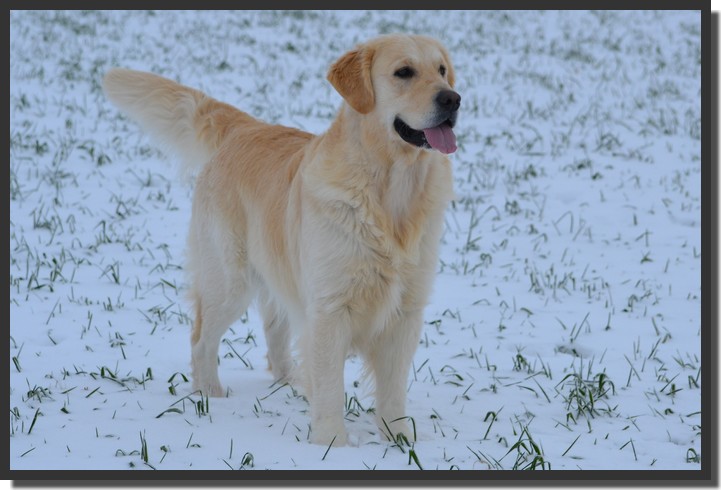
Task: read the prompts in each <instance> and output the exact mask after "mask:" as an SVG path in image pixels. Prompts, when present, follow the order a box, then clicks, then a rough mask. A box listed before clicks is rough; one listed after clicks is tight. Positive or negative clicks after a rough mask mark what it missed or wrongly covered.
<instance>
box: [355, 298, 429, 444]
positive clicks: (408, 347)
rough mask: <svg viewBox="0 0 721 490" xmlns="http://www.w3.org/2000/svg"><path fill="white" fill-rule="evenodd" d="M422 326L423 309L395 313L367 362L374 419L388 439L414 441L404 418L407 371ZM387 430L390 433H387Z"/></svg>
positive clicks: (369, 354) (411, 431)
mask: <svg viewBox="0 0 721 490" xmlns="http://www.w3.org/2000/svg"><path fill="white" fill-rule="evenodd" d="M422 327H423V311H422V310H420V309H419V310H415V311H410V312H403V313H399V314H397V316H395V317H394V318H392V319H391V321H389V322H388V324H387V325H386V326H385V328H384V329H383V331H382V332H381V333H380V335H379V337H378V339H377V340H376V342H375V348H374V349H373V350H371V351H370V352H369V353H368V355H367V356H368V362H369V364H370V368H371V370H372V372H373V375H374V378H375V387H376V389H375V397H376V422H377V424H378V428H379V429H380V430H381V431H382V432H383V433H384V434H385V435H386V436H387V437H389V438H392V439H395V438H396V436H397V435H398V434H399V433H403V434H404V435H405V436H406V437H407V438H408V440H409V441H412V440H413V436H414V434H413V430H412V429H410V428H409V425H408V423H407V417H406V415H407V414H406V395H407V391H408V390H407V388H408V373H409V370H410V366H411V362H412V360H413V355H414V354H415V352H416V348H417V347H418V340H419V338H420V333H421V329H422ZM389 431H390V433H389Z"/></svg>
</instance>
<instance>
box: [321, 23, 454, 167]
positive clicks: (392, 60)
mask: <svg viewBox="0 0 721 490" xmlns="http://www.w3.org/2000/svg"><path fill="white" fill-rule="evenodd" d="M328 80H329V81H330V83H331V84H332V85H333V87H335V89H336V90H337V91H338V93H340V95H341V96H343V98H344V99H345V100H346V102H347V103H348V105H350V106H351V107H352V108H353V109H354V110H355V111H356V112H358V113H360V114H364V115H368V116H371V117H377V118H379V119H380V123H381V124H382V125H383V126H385V127H386V128H387V129H388V131H389V132H390V133H391V135H390V137H391V138H393V139H395V140H396V141H397V142H398V143H399V144H409V145H413V146H417V147H420V148H426V149H435V150H438V151H440V152H442V153H446V154H447V153H453V152H454V151H456V137H455V135H454V134H453V129H452V128H453V126H454V125H455V123H456V117H457V115H458V109H459V107H460V103H461V96H460V95H458V93H456V92H455V91H454V90H453V85H454V83H455V73H454V70H453V65H452V64H451V60H450V57H449V56H448V52H447V51H446V49H445V48H444V47H443V46H442V45H441V44H440V43H439V42H438V41H436V40H435V39H432V38H429V37H426V36H416V35H387V36H381V37H378V38H376V39H373V40H371V41H369V42H367V43H365V44H361V45H359V46H357V47H356V48H355V49H353V50H351V51H349V52H348V53H346V54H344V55H343V56H342V57H341V58H340V59H338V61H336V62H335V63H334V64H333V66H331V68H330V71H329V72H328Z"/></svg>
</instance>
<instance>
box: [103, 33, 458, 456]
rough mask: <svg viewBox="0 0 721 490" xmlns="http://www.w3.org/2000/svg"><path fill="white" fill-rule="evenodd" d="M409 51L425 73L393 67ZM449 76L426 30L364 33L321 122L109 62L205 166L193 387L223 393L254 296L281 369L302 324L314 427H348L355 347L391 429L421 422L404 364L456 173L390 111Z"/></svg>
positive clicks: (273, 360) (422, 106)
mask: <svg viewBox="0 0 721 490" xmlns="http://www.w3.org/2000/svg"><path fill="white" fill-rule="evenodd" d="M399 63H400V64H403V63H405V64H412V66H413V67H414V68H415V70H416V72H417V73H418V75H417V77H415V78H416V79H415V80H410V81H407V80H399V79H398V77H394V76H393V73H394V70H396V69H397V68H398V65H399ZM439 64H443V65H444V66H446V67H447V68H448V73H447V74H446V75H445V76H444V75H442V74H440V73H439V71H438V66H439ZM453 77H454V73H453V68H452V66H451V64H450V60H449V58H448V54H447V52H446V51H445V49H444V48H443V47H442V46H441V45H440V44H439V43H438V42H437V41H435V40H432V39H430V38H426V37H422V36H401V35H393V36H383V37H380V38H377V39H374V40H372V41H370V42H368V43H366V44H362V45H360V46H358V47H356V48H355V49H354V50H352V51H350V52H348V53H346V54H345V55H344V56H343V57H341V58H340V59H339V60H338V61H337V62H336V63H335V64H334V65H333V66H332V67H331V70H330V72H329V74H328V79H329V80H330V82H331V83H332V84H333V85H334V86H335V87H336V89H338V91H339V92H340V93H341V95H342V96H343V97H344V98H345V100H346V102H345V103H344V104H343V106H342V107H341V109H340V111H339V113H338V115H337V117H336V119H335V121H334V122H333V123H332V125H331V127H330V128H329V129H328V131H327V132H325V133H324V134H321V135H318V136H316V135H312V134H309V133H306V132H303V131H299V130H297V129H292V128H287V127H283V126H274V125H268V124H265V123H263V122H260V121H257V120H255V119H254V118H252V117H251V116H249V115H248V114H246V113H244V112H241V111H240V110H238V109H236V108H234V107H232V106H230V105H227V104H223V103H221V102H218V101H216V100H214V99H212V98H210V97H208V96H207V95H205V94H203V93H201V92H199V91H197V90H193V89H191V88H188V87H185V86H182V85H179V84H177V83H175V82H172V81H170V80H167V79H165V78H162V77H159V76H156V75H152V74H149V73H143V72H136V71H131V70H125V69H112V70H110V71H109V72H108V73H107V75H106V77H105V80H104V89H105V91H106V94H107V95H108V97H109V98H110V100H111V101H113V102H114V103H115V104H116V105H117V106H118V107H119V108H120V109H122V110H123V111H124V112H125V113H127V114H128V115H130V116H131V117H132V118H134V119H136V120H137V121H138V122H139V123H140V124H141V125H142V126H143V127H144V128H145V129H146V130H147V131H148V132H149V133H151V134H152V135H154V136H155V137H156V138H157V139H158V140H159V141H160V142H161V143H162V144H163V145H164V147H165V148H166V149H168V150H170V151H172V152H174V153H175V154H177V155H179V156H180V157H181V158H182V159H183V161H184V163H185V165H189V166H191V167H194V168H196V169H197V170H199V174H198V177H197V181H196V187H195V195H194V200H193V211H192V217H191V223H190V234H189V238H188V245H189V267H188V268H189V271H190V276H191V294H192V298H193V301H194V305H195V322H194V325H193V332H192V339H191V340H192V370H193V383H194V387H195V388H196V389H199V390H202V391H203V392H204V393H208V394H210V395H212V396H222V395H224V394H225V393H226V392H225V390H224V389H223V387H222V385H221V383H220V380H219V378H218V357H217V356H218V348H219V343H220V340H221V337H222V335H223V334H224V333H225V332H226V330H227V329H228V327H229V326H230V325H231V323H232V322H234V321H235V320H237V319H238V318H239V317H240V316H241V315H242V314H243V312H244V311H245V310H246V308H247V307H248V306H249V305H250V303H251V301H252V300H254V299H256V298H257V299H258V304H259V307H260V311H261V313H262V316H263V318H264V323H265V333H266V337H267V343H268V350H269V352H268V358H269V360H270V364H271V367H272V372H273V376H274V377H275V378H277V379H282V378H289V377H290V376H291V374H293V373H292V372H291V371H293V370H294V369H295V368H294V363H293V361H292V359H291V348H290V342H291V338H292V337H293V336H295V337H297V338H298V339H299V344H298V345H299V349H300V358H301V360H302V361H301V365H300V368H301V372H302V378H303V380H304V382H305V388H306V390H307V392H308V395H309V401H310V413H311V440H312V442H314V443H319V444H329V443H330V442H331V441H333V440H334V444H335V445H344V444H346V443H347V432H346V429H345V427H344V423H343V403H344V384H343V368H344V363H345V360H346V357H347V356H348V355H349V354H350V353H352V352H357V353H359V354H361V355H362V356H363V358H364V360H365V363H366V366H367V369H368V372H369V374H370V375H372V377H373V379H374V382H375V399H376V414H377V417H378V424H379V426H380V427H381V429H383V430H384V432H385V427H386V426H385V424H386V423H387V424H388V426H389V427H390V428H391V430H392V431H393V433H397V432H404V433H405V434H406V435H407V436H408V437H410V435H411V433H410V432H409V430H408V425H407V423H406V421H405V420H404V418H405V417H406V415H407V412H406V407H405V404H406V388H407V382H408V374H409V367H410V365H411V360H412V358H413V355H414V353H415V351H416V348H417V346H418V342H419V337H420V333H421V329H422V326H423V308H424V306H425V305H426V302H427V299H428V296H429V293H430V290H431V283H432V281H433V277H434V274H435V270H436V266H437V255H438V245H439V240H440V235H441V231H442V226H443V214H444V210H445V208H446V206H447V203H448V202H449V200H450V199H451V198H452V178H451V167H450V162H449V160H448V158H447V157H446V156H445V155H443V154H441V153H440V152H438V151H435V150H431V149H422V148H419V147H416V146H413V145H411V144H409V143H406V142H405V141H403V140H402V139H401V138H400V137H399V136H398V134H397V133H396V132H395V131H394V129H393V120H394V118H395V117H396V116H400V117H402V118H403V120H405V121H406V122H407V123H408V124H409V125H410V126H412V127H415V128H418V129H420V128H423V127H424V126H423V125H424V124H426V122H427V121H429V120H430V118H431V117H432V115H433V112H434V97H435V94H436V93H437V92H438V91H439V90H443V89H450V87H452V85H453ZM399 419H400V420H399Z"/></svg>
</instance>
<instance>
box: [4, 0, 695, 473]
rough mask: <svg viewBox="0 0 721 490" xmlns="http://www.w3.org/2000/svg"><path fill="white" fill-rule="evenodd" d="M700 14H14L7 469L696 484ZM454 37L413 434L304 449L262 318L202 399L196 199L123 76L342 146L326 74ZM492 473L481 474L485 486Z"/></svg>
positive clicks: (228, 341) (351, 419) (364, 404)
mask: <svg viewBox="0 0 721 490" xmlns="http://www.w3.org/2000/svg"><path fill="white" fill-rule="evenodd" d="M700 27H701V26H700V13H698V12H683V11H679V12H645V11H644V12H632V11H628V12H608V11H601V12H577V11H569V12H542V13H538V12H518V11H516V12H458V11H436V12H243V11H241V12H195V13H188V12H162V11H160V12H82V11H74V12H12V13H11V14H10V186H9V190H10V244H9V245H10V343H9V347H10V350H9V353H10V355H9V360H8V361H9V363H10V407H9V408H10V420H9V424H10V468H11V469H12V470H30V469H32V470H38V469H40V470H54V469H78V470H100V469H102V470H150V469H157V470H180V469H206V470H228V469H233V470H238V469H244V470H253V469H255V470H264V469H285V470H288V469H290V470H293V469H317V470H330V469H353V470H363V469H376V470H409V469H418V468H423V469H426V470H432V469H440V470H449V469H452V470H494V469H497V470H501V469H502V470H511V469H535V470H548V469H551V470H578V469H582V470H609V469H614V470H618V469H629V470H700V468H701V464H700V461H701V458H702V457H703V455H702V454H701V387H702V381H703V380H702V378H701V362H702V359H701V340H702V339H701V315H700V307H701V304H700V294H701V279H700V278H701V256H702V253H701V252H702V251H701V241H700V239H701V231H700V230H701V228H700V215H701V201H700V199H701V190H700V187H701V161H700V132H701V122H700V113H701V100H700V85H701V84H700V69H701V64H700V63H701V56H700ZM396 31H402V32H416V33H423V34H428V35H431V36H434V37H437V38H438V39H440V40H442V41H443V42H444V43H445V45H446V46H447V47H448V48H449V50H450V52H451V54H452V58H453V60H454V64H455V67H456V73H457V85H456V89H457V90H458V92H459V93H460V94H461V95H462V97H463V101H462V107H461V114H460V117H459V122H458V125H457V130H456V134H457V136H458V146H459V150H458V152H457V153H455V154H454V155H452V160H453V167H454V176H455V190H456V194H457V199H456V200H455V201H454V202H453V204H452V206H451V207H450V208H449V210H448V212H447V214H446V226H445V232H444V235H443V241H442V248H441V261H440V263H439V265H438V275H437V280H436V283H435V292H434V294H433V296H432V298H431V302H430V304H429V305H428V307H427V309H426V313H425V323H426V325H425V329H424V333H423V335H422V338H421V343H420V345H419V347H418V351H417V353H416V356H415V359H414V365H413V373H412V375H411V377H410V378H409V380H408V407H409V408H408V411H409V414H408V415H410V416H411V417H412V418H413V421H414V423H415V427H416V429H417V441H415V442H413V441H411V442H410V443H409V444H405V443H398V444H394V443H389V442H387V441H385V440H384V439H383V438H382V436H381V434H380V433H379V431H378V430H377V429H376V428H375V426H374V424H373V414H372V412H373V398H372V396H370V395H369V389H368V388H369V387H368V386H366V385H364V384H363V383H361V382H360V362H359V360H358V359H354V358H351V359H350V360H349V361H348V363H347V365H346V377H345V379H346V383H345V386H346V401H347V403H346V407H345V408H346V413H347V415H346V425H347V427H348V429H349V432H350V434H351V438H355V440H356V441H359V442H358V446H357V447H343V448H331V449H330V450H328V448H326V447H321V446H316V445H312V444H310V443H309V442H308V434H309V421H310V417H309V414H308V403H307V401H306V400H305V399H304V398H303V396H302V394H301V393H300V392H299V390H298V389H296V388H295V387H293V386H288V385H283V386H272V379H271V375H270V373H269V372H268V371H267V370H266V361H265V353H266V348H265V340H264V339H263V329H262V324H261V323H260V320H259V316H258V315H257V314H256V312H255V311H254V310H251V311H249V313H248V315H247V317H245V318H243V319H242V321H240V322H238V323H236V324H234V325H233V326H232V328H231V330H230V331H229V332H228V334H227V335H226V337H225V338H224V340H223V342H222V344H221V351H220V376H221V380H222V381H223V382H224V384H225V385H226V386H228V387H229V388H230V390H231V393H230V396H229V397H227V398H221V399H215V398H212V399H209V400H208V399H206V398H203V397H201V396H199V395H198V394H197V393H193V392H192V390H191V388H190V382H189V377H190V365H189V359H190V341H189V337H190V334H189V331H190V325H191V318H192V317H193V315H192V311H191V306H190V303H189V302H188V301H187V299H186V291H187V283H186V278H185V275H184V270H183V264H184V260H185V259H184V254H185V236H186V231H187V225H188V222H189V216H190V206H191V198H192V185H190V184H188V183H187V182H183V181H182V180H180V179H179V178H178V177H177V172H176V170H175V165H174V162H172V161H170V160H168V159H166V158H165V157H164V156H163V155H162V154H161V153H160V152H159V151H158V149H157V147H156V146H155V145H154V144H153V142H152V141H150V140H149V139H148V138H147V137H146V136H145V135H144V134H143V133H142V132H141V130H140V129H139V127H138V126H137V125H136V124H134V123H133V122H131V121H129V120H127V119H126V118H124V117H122V116H121V115H120V114H119V113H118V111H117V110H116V109H115V108H114V107H112V106H111V105H110V104H109V103H108V102H107V100H106V99H105V98H104V96H103V94H102V92H101V89H100V80H101V77H102V75H103V74H104V72H105V71H106V70H107V69H108V68H109V67H112V66H124V67H129V68H136V69H143V70H149V71H153V72H156V73H158V74H161V75H164V76H167V77H170V78H173V79H176V80H178V81H180V82H181V83H185V84H187V85H191V86H194V87H198V88H200V89H202V90H204V91H206V92H208V93H210V94H211V95H213V96H214V97H216V98H218V99H220V100H223V101H227V102H230V103H232V104H234V105H236V106H238V107H239V108H241V109H243V110H245V111H247V112H249V113H251V114H252V115H254V116H256V117H258V118H261V119H264V120H266V121H270V122H276V123H280V124H285V125H290V126H297V127H301V128H303V129H306V130H309V131H313V132H322V131H324V130H325V129H326V128H327V127H328V126H329V124H330V122H331V120H332V118H333V115H334V113H335V111H336V109H337V108H338V106H339V105H340V102H341V99H340V96H338V95H337V93H335V92H334V91H333V89H332V88H331V86H330V84H329V83H328V82H327V81H326V80H325V74H326V71H327V68H328V66H329V65H330V63H331V62H333V61H334V60H335V59H336V58H337V57H339V56H340V55H341V54H343V53H344V52H345V51H346V50H348V49H350V48H351V47H352V46H353V45H354V44H355V43H357V42H360V41H363V40H365V39H367V38H369V37H372V36H375V35H376V34H380V33H387V32H396ZM479 478H480V476H479Z"/></svg>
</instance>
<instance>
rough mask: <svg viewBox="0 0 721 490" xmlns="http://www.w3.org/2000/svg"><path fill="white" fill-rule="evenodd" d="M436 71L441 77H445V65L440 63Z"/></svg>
mask: <svg viewBox="0 0 721 490" xmlns="http://www.w3.org/2000/svg"><path fill="white" fill-rule="evenodd" d="M438 73H440V74H441V76H442V77H445V76H446V67H445V66H443V65H441V67H440V68H438Z"/></svg>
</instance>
